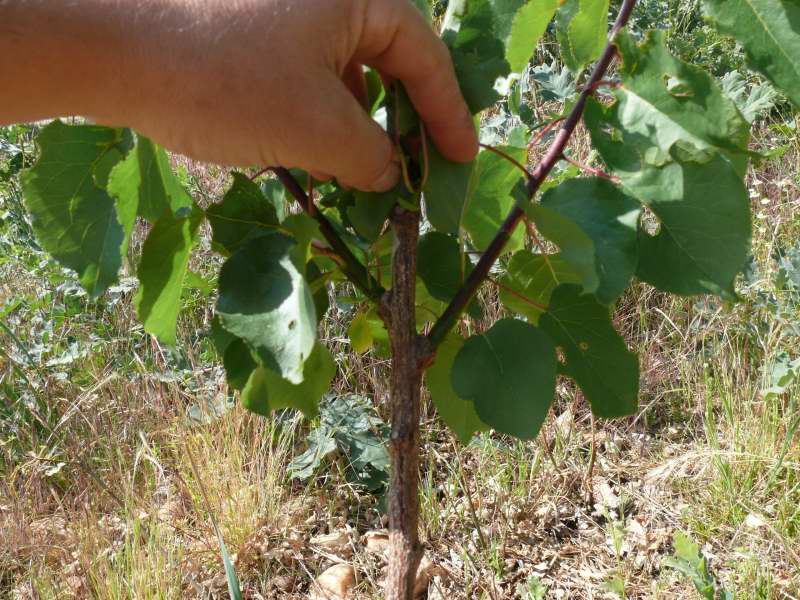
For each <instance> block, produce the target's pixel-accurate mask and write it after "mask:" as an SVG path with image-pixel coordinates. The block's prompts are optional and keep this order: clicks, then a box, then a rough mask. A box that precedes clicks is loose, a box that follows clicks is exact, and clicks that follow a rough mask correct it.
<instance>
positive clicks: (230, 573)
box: [214, 525, 243, 600]
mask: <svg viewBox="0 0 800 600" xmlns="http://www.w3.org/2000/svg"><path fill="white" fill-rule="evenodd" d="M214 531H215V532H216V534H217V542H218V543H219V551H220V554H221V555H222V565H223V566H224V567H225V580H226V581H227V582H228V595H229V596H230V598H231V600H243V597H242V589H241V587H240V586H239V578H238V577H237V576H236V569H235V568H234V566H233V561H232V560H231V557H230V555H229V554H228V549H227V548H226V547H225V540H223V539H222V533H221V532H220V530H219V528H218V527H216V525H215V526H214Z"/></svg>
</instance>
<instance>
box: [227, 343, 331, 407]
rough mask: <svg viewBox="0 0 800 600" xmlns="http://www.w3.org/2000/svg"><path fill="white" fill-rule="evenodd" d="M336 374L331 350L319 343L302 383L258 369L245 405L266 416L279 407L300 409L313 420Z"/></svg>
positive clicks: (244, 394)
mask: <svg viewBox="0 0 800 600" xmlns="http://www.w3.org/2000/svg"><path fill="white" fill-rule="evenodd" d="M335 375H336V363H335V362H334V361H333V358H332V357H331V354H330V352H328V349H327V348H325V346H323V345H322V344H320V343H319V342H317V343H316V344H315V345H314V348H313V350H312V352H311V355H310V356H309V357H308V360H306V362H305V366H304V368H303V381H302V382H301V383H293V382H291V381H289V380H287V379H284V378H283V377H281V376H280V375H278V374H277V373H275V371H273V370H272V369H270V368H268V367H256V369H255V370H253V372H252V373H251V374H250V378H249V379H248V380H247V385H245V386H244V389H243V390H242V406H244V407H245V408H246V409H247V410H250V411H252V412H254V413H257V414H259V415H264V416H269V414H270V413H271V412H272V411H274V410H277V409H279V408H296V409H298V410H301V411H303V414H304V415H305V416H306V418H308V419H313V418H314V417H316V416H317V415H318V414H319V401H320V398H322V396H323V395H324V394H325V392H327V391H328V389H329V388H330V385H331V381H333V378H334V376H335Z"/></svg>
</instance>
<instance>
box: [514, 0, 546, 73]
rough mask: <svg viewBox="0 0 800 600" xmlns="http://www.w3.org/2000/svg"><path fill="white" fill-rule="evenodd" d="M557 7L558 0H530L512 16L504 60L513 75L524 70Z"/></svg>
mask: <svg viewBox="0 0 800 600" xmlns="http://www.w3.org/2000/svg"><path fill="white" fill-rule="evenodd" d="M558 5H559V0H531V1H530V2H528V3H527V4H525V5H524V6H523V7H522V8H520V9H519V11H518V12H517V13H516V15H515V16H514V19H513V22H512V24H511V30H510V33H509V37H508V39H507V41H506V59H507V60H508V64H509V66H510V67H511V71H512V72H513V73H521V72H522V71H523V70H525V67H526V66H527V64H528V61H529V60H530V59H531V56H533V53H534V52H535V50H536V45H537V44H538V43H539V40H540V39H541V37H542V36H543V35H544V32H545V31H546V30H547V25H548V24H549V23H550V21H551V20H552V18H553V14H554V13H555V11H556V9H557V8H558Z"/></svg>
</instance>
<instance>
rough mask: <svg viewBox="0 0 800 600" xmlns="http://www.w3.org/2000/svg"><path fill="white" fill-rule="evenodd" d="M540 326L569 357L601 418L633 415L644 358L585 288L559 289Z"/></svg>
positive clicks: (572, 372) (568, 367)
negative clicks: (619, 331) (631, 350)
mask: <svg viewBox="0 0 800 600" xmlns="http://www.w3.org/2000/svg"><path fill="white" fill-rule="evenodd" d="M539 326H540V327H541V328H542V330H543V331H545V332H546V333H547V334H548V335H549V336H550V338H551V339H552V340H553V342H554V343H555V344H556V346H559V347H560V348H561V350H562V352H563V353H564V359H565V362H564V364H563V365H562V366H561V370H562V371H563V373H564V374H565V375H568V376H569V377H572V378H573V379H574V380H575V381H576V382H577V384H578V385H579V386H581V389H582V390H583V393H584V394H585V395H586V399H587V400H588V401H589V403H590V404H591V405H592V412H594V414H596V415H598V416H600V417H622V416H624V415H630V414H633V413H634V412H635V411H636V408H637V406H638V397H639V359H638V357H637V356H636V355H635V354H634V353H632V352H629V351H628V348H627V346H626V345H625V341H624V340H623V339H622V338H621V337H620V336H619V334H618V333H617V332H616V331H615V330H614V326H613V325H612V323H611V317H610V316H609V313H608V308H607V307H606V306H604V305H602V304H600V303H599V302H597V300H596V299H595V298H594V297H593V296H591V295H588V294H586V295H581V289H580V286H577V285H571V284H567V285H560V286H558V287H557V288H556V289H555V290H553V293H552V295H551V296H550V306H549V308H548V310H547V312H546V313H545V314H543V315H542V317H541V319H539Z"/></svg>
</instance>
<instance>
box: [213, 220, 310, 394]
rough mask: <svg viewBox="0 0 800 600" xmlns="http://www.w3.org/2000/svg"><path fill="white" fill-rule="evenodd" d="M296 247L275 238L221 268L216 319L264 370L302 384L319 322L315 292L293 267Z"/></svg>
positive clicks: (246, 247)
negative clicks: (294, 248) (243, 342)
mask: <svg viewBox="0 0 800 600" xmlns="http://www.w3.org/2000/svg"><path fill="white" fill-rule="evenodd" d="M294 246H295V242H294V240H292V239H291V238H290V237H288V236H285V235H283V234H279V233H274V234H271V235H266V236H262V237H258V238H255V239H253V240H251V241H250V242H248V243H247V244H245V245H244V246H243V247H242V248H240V249H239V250H238V251H237V252H236V253H235V254H234V255H233V256H231V257H230V258H229V259H228V260H227V262H226V263H225V264H224V265H223V266H222V271H221V272H220V277H219V300H218V302H217V314H218V315H219V319H220V323H221V325H222V326H223V327H224V328H225V329H226V330H227V331H228V332H230V333H232V334H233V335H235V336H237V337H239V338H242V339H243V340H245V341H246V342H247V344H248V346H249V347H250V349H251V351H252V352H253V354H254V356H255V357H256V358H257V359H258V361H259V362H260V363H261V365H262V366H265V367H268V368H270V369H272V370H274V371H275V372H276V373H278V374H279V375H280V376H281V377H284V378H286V379H288V380H289V381H291V382H292V383H300V382H301V381H302V380H303V363H304V362H305V361H306V359H307V358H308V356H309V355H310V354H311V351H312V349H313V348H314V343H315V340H316V329H317V319H316V308H315V306H314V300H313V298H312V296H311V290H310V289H309V287H308V284H307V283H306V281H305V279H304V278H303V275H302V274H301V272H300V271H299V270H298V268H297V266H296V265H295V263H294V262H293V261H292V257H291V252H292V249H293V247H294Z"/></svg>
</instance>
